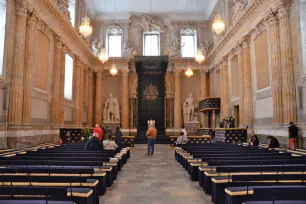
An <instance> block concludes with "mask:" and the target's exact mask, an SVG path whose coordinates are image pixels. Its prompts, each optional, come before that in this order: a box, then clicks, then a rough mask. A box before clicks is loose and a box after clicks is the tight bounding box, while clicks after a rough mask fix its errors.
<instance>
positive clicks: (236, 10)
mask: <svg viewBox="0 0 306 204" xmlns="http://www.w3.org/2000/svg"><path fill="white" fill-rule="evenodd" d="M233 3H234V6H233V21H236V20H237V19H238V17H239V16H240V14H241V13H242V11H243V10H244V9H245V7H246V6H247V5H248V0H233Z"/></svg>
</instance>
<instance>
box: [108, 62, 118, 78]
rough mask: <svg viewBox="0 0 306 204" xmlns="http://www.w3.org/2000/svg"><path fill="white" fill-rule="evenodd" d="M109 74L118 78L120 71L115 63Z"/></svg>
mask: <svg viewBox="0 0 306 204" xmlns="http://www.w3.org/2000/svg"><path fill="white" fill-rule="evenodd" d="M109 73H110V74H111V75H112V76H116V75H117V74H118V69H117V67H116V65H115V64H114V63H113V65H112V67H111V69H110V70H109Z"/></svg>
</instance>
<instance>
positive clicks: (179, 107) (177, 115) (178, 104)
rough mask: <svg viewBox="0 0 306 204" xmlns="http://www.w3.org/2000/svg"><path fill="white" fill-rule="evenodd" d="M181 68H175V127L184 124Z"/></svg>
mask: <svg viewBox="0 0 306 204" xmlns="http://www.w3.org/2000/svg"><path fill="white" fill-rule="evenodd" d="M180 82H181V70H178V69H175V70H174V127H175V128H180V127H181V126H182V105H181V83H180Z"/></svg>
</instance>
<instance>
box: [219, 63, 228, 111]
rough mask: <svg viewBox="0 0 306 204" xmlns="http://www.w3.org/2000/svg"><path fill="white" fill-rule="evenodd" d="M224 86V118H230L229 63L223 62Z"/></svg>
mask: <svg viewBox="0 0 306 204" xmlns="http://www.w3.org/2000/svg"><path fill="white" fill-rule="evenodd" d="M222 70H223V75H222V78H221V80H222V84H223V117H227V116H229V83H228V63H227V61H223V62H222Z"/></svg>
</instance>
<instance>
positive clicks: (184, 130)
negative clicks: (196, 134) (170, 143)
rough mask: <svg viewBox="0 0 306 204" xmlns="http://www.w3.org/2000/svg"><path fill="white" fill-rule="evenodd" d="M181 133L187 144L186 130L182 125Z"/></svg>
mask: <svg viewBox="0 0 306 204" xmlns="http://www.w3.org/2000/svg"><path fill="white" fill-rule="evenodd" d="M181 132H182V133H184V135H183V136H184V140H185V141H186V142H187V141H188V137H187V130H186V128H185V126H184V125H183V126H182V130H181Z"/></svg>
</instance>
